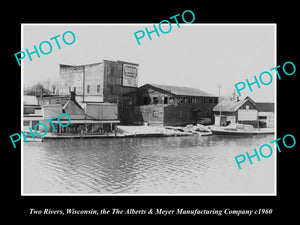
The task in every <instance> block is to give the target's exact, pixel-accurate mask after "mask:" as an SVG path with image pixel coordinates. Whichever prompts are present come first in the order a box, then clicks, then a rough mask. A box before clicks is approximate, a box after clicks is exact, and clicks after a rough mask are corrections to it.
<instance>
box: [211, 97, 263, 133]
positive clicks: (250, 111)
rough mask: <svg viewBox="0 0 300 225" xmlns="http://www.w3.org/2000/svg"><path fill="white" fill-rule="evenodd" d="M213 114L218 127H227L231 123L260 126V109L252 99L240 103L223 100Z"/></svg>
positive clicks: (248, 98)
mask: <svg viewBox="0 0 300 225" xmlns="http://www.w3.org/2000/svg"><path fill="white" fill-rule="evenodd" d="M213 113H214V115H215V125H218V126H225V125H227V124H229V123H233V124H235V123H241V124H251V125H253V127H258V126H259V120H258V113H259V108H258V107H257V105H256V103H255V102H254V101H253V100H252V99H251V98H250V97H246V98H245V99H243V100H239V101H229V100H223V101H221V102H220V103H219V104H217V105H216V106H215V107H214V108H213Z"/></svg>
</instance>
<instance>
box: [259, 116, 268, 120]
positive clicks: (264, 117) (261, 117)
mask: <svg viewBox="0 0 300 225" xmlns="http://www.w3.org/2000/svg"><path fill="white" fill-rule="evenodd" d="M258 119H261V120H266V119H267V116H259V117H258Z"/></svg>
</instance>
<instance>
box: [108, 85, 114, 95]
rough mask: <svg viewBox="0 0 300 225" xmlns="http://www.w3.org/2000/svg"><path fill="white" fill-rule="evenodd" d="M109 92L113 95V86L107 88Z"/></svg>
mask: <svg viewBox="0 0 300 225" xmlns="http://www.w3.org/2000/svg"><path fill="white" fill-rule="evenodd" d="M109 91H110V93H111V94H112V93H113V86H110V87H109Z"/></svg>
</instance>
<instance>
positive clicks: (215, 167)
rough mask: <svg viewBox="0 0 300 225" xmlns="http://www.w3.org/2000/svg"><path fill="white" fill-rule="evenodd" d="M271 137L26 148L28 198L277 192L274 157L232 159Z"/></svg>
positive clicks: (92, 141) (55, 143) (119, 141)
mask: <svg viewBox="0 0 300 225" xmlns="http://www.w3.org/2000/svg"><path fill="white" fill-rule="evenodd" d="M271 140H274V136H273V135H262V136H249V137H233V136H207V137H200V136H198V135H194V136H188V137H169V138H166V137H164V138H120V139H75V140H70V139H66V140H48V141H46V142H42V143H27V144H24V193H35V194H48V193H51V194H53V193H69V194H71V193H78V194H85V193H93V194H113V193H128V194H131V193H132V194H151V193H154V194H168V193H172V194H174V193H176V194H184V193H193V194H203V193H270V192H271V193H273V191H274V157H270V158H269V159H264V160H262V161H261V162H257V163H255V164H253V165H252V166H250V165H248V166H247V165H245V167H244V168H243V169H242V170H238V168H237V166H236V164H235V161H234V157H235V156H236V155H238V154H242V153H245V152H246V151H251V150H253V148H255V147H256V148H257V147H259V146H260V145H262V144H265V143H269V142H270V141H271Z"/></svg>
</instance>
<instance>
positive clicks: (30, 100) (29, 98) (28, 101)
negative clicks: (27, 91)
mask: <svg viewBox="0 0 300 225" xmlns="http://www.w3.org/2000/svg"><path fill="white" fill-rule="evenodd" d="M23 105H38V101H37V98H36V96H33V95H24V96H23Z"/></svg>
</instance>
